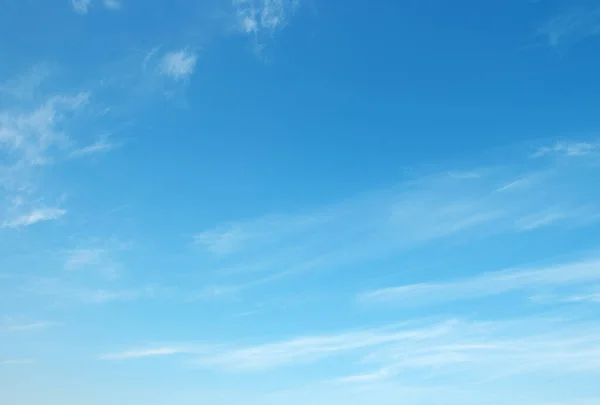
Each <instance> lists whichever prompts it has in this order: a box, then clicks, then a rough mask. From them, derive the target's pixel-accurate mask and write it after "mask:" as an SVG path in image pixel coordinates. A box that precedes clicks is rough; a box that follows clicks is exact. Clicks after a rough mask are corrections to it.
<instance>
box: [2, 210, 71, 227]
mask: <svg viewBox="0 0 600 405" xmlns="http://www.w3.org/2000/svg"><path fill="white" fill-rule="evenodd" d="M66 213H67V211H66V210H63V209H60V208H39V209H36V210H34V211H32V212H30V213H28V214H25V215H21V216H19V217H17V218H14V219H11V220H7V221H5V222H4V224H3V225H2V227H4V228H22V227H27V226H30V225H34V224H37V223H38V222H46V221H53V220H57V219H59V218H60V217H62V216H63V215H65V214H66Z"/></svg>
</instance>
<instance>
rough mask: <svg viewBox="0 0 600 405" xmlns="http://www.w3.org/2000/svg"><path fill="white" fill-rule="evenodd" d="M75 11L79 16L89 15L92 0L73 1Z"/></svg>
mask: <svg viewBox="0 0 600 405" xmlns="http://www.w3.org/2000/svg"><path fill="white" fill-rule="evenodd" d="M71 5H72V6H73V10H74V11H75V12H76V13H78V14H87V13H88V9H89V8H90V6H91V5H92V0H71Z"/></svg>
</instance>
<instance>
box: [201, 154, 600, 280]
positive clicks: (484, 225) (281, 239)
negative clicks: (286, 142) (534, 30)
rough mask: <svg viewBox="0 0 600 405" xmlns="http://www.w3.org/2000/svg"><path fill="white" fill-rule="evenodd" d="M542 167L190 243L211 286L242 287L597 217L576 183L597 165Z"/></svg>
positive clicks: (332, 208) (414, 185)
mask: <svg viewBox="0 0 600 405" xmlns="http://www.w3.org/2000/svg"><path fill="white" fill-rule="evenodd" d="M536 163H539V164H538V165H536V167H535V169H532V168H531V160H530V159H524V162H519V163H517V164H515V165H513V166H508V165H507V166H505V167H502V168H489V169H487V170H483V171H482V170H478V171H477V173H479V175H478V176H456V175H453V174H448V172H447V171H445V172H442V173H441V174H433V175H430V176H424V177H421V178H417V179H415V180H412V181H406V182H404V183H401V184H399V185H397V186H395V187H392V188H390V189H387V190H382V191H379V192H374V193H371V194H366V195H362V196H358V197H355V198H351V199H348V200H346V201H343V202H341V203H338V204H331V205H328V206H323V207H317V208H315V209H313V210H308V211H305V212H303V213H301V214H289V215H273V214H272V215H265V216H263V217H258V218H255V219H250V220H242V221H226V222H223V223H221V224H216V225H215V226H214V227H212V228H207V229H204V230H202V231H201V232H199V233H197V234H196V235H195V236H194V242H195V244H196V246H198V247H200V248H202V250H203V251H204V252H205V253H207V254H203V255H200V260H202V262H201V264H202V266H203V267H204V268H206V269H209V270H210V273H211V274H212V275H214V279H212V280H211V283H213V284H217V285H230V286H231V285H236V286H237V287H238V288H240V289H244V288H247V287H251V286H257V285H261V284H264V283H265V282H270V281H274V280H276V279H279V278H281V277H284V276H290V275H293V274H298V273H302V272H307V271H319V270H321V269H323V270H326V271H334V270H336V269H337V268H341V267H343V266H345V265H357V264H360V263H364V262H367V261H368V260H371V259H373V258H377V259H382V258H393V257H395V256H397V255H400V254H402V252H405V251H408V250H411V249H414V248H417V247H420V246H425V245H427V244H434V243H437V244H439V243H445V242H446V241H449V240H450V238H452V241H453V243H456V244H461V243H465V244H466V243H469V242H471V241H475V240H482V239H485V238H488V237H492V236H495V235H501V234H516V233H517V232H523V231H531V230H534V229H539V230H541V229H542V228H543V230H544V231H554V230H556V229H559V228H558V227H559V226H560V227H569V228H570V229H573V228H575V227H577V226H585V225H589V224H590V223H592V222H594V221H598V219H600V206H598V204H596V203H595V201H596V197H595V195H594V191H593V190H592V189H590V188H581V187H576V185H577V184H578V182H579V181H580V178H581V176H583V175H585V176H591V175H592V174H591V173H595V174H593V175H597V176H600V173H598V171H599V169H600V167H599V166H590V165H587V164H586V162H584V161H581V160H579V159H576V160H574V161H573V162H570V164H569V165H561V164H557V163H556V161H555V160H544V161H540V162H536ZM467 172H468V171H467ZM584 173H585V174H584ZM515 179H516V180H515ZM230 278H235V280H234V281H229V280H228V279H230ZM240 280H242V281H241V282H240Z"/></svg>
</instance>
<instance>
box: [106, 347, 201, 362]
mask: <svg viewBox="0 0 600 405" xmlns="http://www.w3.org/2000/svg"><path fill="white" fill-rule="evenodd" d="M184 353H190V349H185V348H177V347H155V348H147V349H135V350H128V351H124V352H119V353H110V354H105V355H102V356H100V357H99V359H100V360H132V359H141V358H146V357H164V356H173V355H176V354H184Z"/></svg>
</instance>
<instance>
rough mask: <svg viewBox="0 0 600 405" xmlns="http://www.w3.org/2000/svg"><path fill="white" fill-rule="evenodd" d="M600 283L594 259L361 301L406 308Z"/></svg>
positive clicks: (389, 291)
mask: <svg viewBox="0 0 600 405" xmlns="http://www.w3.org/2000/svg"><path fill="white" fill-rule="evenodd" d="M598 280H600V260H599V259H590V260H584V261H580V262H575V263H569V264H563V265H558V266H552V267H547V268H539V269H525V270H505V271H496V272H490V273H484V274H480V275H477V276H473V277H470V278H464V279H460V280H455V281H448V282H442V283H421V284H409V285H403V286H399V287H386V288H382V289H379V290H374V291H368V292H365V293H362V294H361V295H360V296H359V299H360V300H361V301H370V302H396V303H403V304H405V305H420V304H432V303H443V302H448V301H458V300H470V299H475V298H483V297H486V296H493V295H499V294H506V293H509V292H514V291H523V290H531V289H535V288H540V287H549V286H550V287H551V286H563V285H576V284H583V283H587V282H591V281H598Z"/></svg>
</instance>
